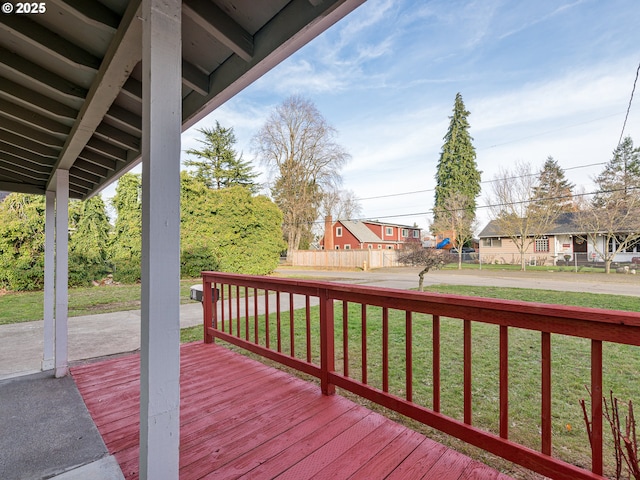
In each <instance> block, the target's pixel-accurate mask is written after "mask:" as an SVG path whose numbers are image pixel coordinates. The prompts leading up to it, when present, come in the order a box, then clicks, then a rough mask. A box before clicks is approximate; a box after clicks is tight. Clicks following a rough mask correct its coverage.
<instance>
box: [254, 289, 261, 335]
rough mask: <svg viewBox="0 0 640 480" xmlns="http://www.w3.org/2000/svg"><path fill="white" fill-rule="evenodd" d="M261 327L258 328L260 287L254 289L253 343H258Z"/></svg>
mask: <svg viewBox="0 0 640 480" xmlns="http://www.w3.org/2000/svg"><path fill="white" fill-rule="evenodd" d="M259 331H260V328H258V289H257V288H254V289H253V343H255V344H256V345H258V343H259V340H260V337H259V335H258V332H259Z"/></svg>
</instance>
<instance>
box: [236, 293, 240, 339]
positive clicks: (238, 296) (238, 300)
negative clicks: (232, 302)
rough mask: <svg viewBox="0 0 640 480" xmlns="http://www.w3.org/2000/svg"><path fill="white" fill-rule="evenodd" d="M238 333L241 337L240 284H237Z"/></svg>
mask: <svg viewBox="0 0 640 480" xmlns="http://www.w3.org/2000/svg"><path fill="white" fill-rule="evenodd" d="M236 335H237V336H238V338H240V285H236Z"/></svg>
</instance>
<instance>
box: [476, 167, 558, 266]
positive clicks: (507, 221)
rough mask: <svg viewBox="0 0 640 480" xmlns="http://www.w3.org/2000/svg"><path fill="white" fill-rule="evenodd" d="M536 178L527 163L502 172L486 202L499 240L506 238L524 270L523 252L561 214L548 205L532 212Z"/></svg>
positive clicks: (498, 175) (545, 203)
mask: <svg viewBox="0 0 640 480" xmlns="http://www.w3.org/2000/svg"><path fill="white" fill-rule="evenodd" d="M537 185H538V175H536V174H535V173H533V172H532V170H531V165H530V164H528V163H521V162H518V163H516V165H515V167H514V168H513V170H508V169H504V168H501V169H500V170H499V172H498V174H497V175H495V176H494V179H493V182H492V183H491V193H490V194H489V197H488V199H487V203H488V205H489V210H490V215H491V218H492V220H493V221H494V223H495V226H496V229H497V231H498V232H499V235H500V236H503V237H508V238H509V239H511V241H512V242H513V244H514V245H515V246H516V248H517V250H518V253H520V267H521V269H522V270H525V269H526V261H525V252H527V250H528V249H529V247H531V245H534V244H535V241H536V240H537V239H540V238H542V237H543V236H544V234H545V233H546V232H548V231H549V230H550V229H551V228H553V226H554V224H555V222H556V220H557V218H558V215H559V213H560V211H559V210H558V209H555V208H553V204H552V203H550V202H544V203H540V204H537V205H536V207H535V208H531V199H532V196H533V193H534V191H535V187H536V186H537Z"/></svg>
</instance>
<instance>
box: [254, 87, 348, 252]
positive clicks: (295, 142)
mask: <svg viewBox="0 0 640 480" xmlns="http://www.w3.org/2000/svg"><path fill="white" fill-rule="evenodd" d="M336 133H337V132H336V130H335V129H334V128H333V127H331V126H330V125H329V124H328V123H327V121H326V120H325V119H324V117H323V116H322V115H321V114H320V112H319V111H318V109H317V108H316V106H315V105H314V104H313V103H312V102H311V101H310V100H307V99H304V98H302V97H299V96H292V97H289V98H287V99H286V100H285V101H284V102H283V103H282V104H280V105H279V106H278V107H276V109H275V111H274V112H273V113H272V114H271V115H270V116H269V118H268V120H267V121H266V123H265V124H264V125H263V126H262V128H261V129H260V130H259V131H258V133H257V134H256V135H255V137H254V138H253V145H254V149H255V151H256V153H257V155H258V157H259V158H260V160H261V162H262V163H263V165H266V166H267V167H268V168H269V169H270V171H271V172H272V174H273V175H274V176H275V181H274V182H273V185H272V187H271V195H272V198H273V199H274V201H275V202H276V204H277V205H278V207H280V210H282V213H283V215H284V225H283V232H284V237H285V239H286V241H287V248H288V250H289V251H293V250H297V249H298V248H299V247H300V245H301V242H302V241H303V239H304V238H307V239H309V238H311V226H312V225H313V222H314V221H315V220H316V219H317V218H318V216H319V209H320V205H321V202H322V199H323V197H324V195H325V194H326V193H327V192H328V191H332V190H334V189H335V188H336V186H337V185H339V184H340V181H341V177H340V174H339V170H340V169H341V168H342V166H343V165H344V164H345V162H346V161H347V160H348V158H349V155H348V154H347V153H346V151H345V150H344V149H343V148H342V147H341V146H340V145H338V144H337V143H336V142H335V141H334V139H335V136H336Z"/></svg>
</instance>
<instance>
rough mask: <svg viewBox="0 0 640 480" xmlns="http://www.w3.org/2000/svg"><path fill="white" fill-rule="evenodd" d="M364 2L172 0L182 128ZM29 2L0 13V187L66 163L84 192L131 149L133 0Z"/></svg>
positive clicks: (136, 103) (125, 162) (47, 181)
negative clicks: (178, 7) (177, 18)
mask: <svg viewBox="0 0 640 480" xmlns="http://www.w3.org/2000/svg"><path fill="white" fill-rule="evenodd" d="M363 2H364V0H261V1H260V2H254V1H251V0H183V2H182V92H181V96H182V128H183V130H184V129H186V128H188V127H190V126H192V125H193V124H194V123H196V122H197V121H198V120H200V119H202V118H203V117H204V116H206V115H207V114H208V113H210V112H212V111H213V110H214V109H215V108H217V107H218V106H220V105H221V104H223V103H224V102H225V101H227V100H228V99H230V98H231V97H232V96H233V95H235V94H236V93H238V92H239V91H241V90H242V89H243V88H245V87H246V86H248V85H249V84H251V83H252V82H253V81H255V80H256V79H258V78H259V77H260V76H262V75H263V74H264V73H266V72H267V71H268V70H270V69H271V68H273V67H274V66H275V65H277V64H278V63H280V62H281V61H282V60H284V59H285V58H287V57H288V56H289V55H291V54H292V53H293V52H295V51H296V50H297V49H299V48H300V47H302V46H303V45H304V44H306V43H307V42H309V41H310V40H311V39H313V38H314V37H316V36H317V35H318V34H320V33H322V32H323V31H324V30H326V29H327V28H328V27H330V26H331V25H333V24H334V23H335V22H336V21H338V20H340V19H341V18H342V17H344V16H345V15H347V14H348V13H349V12H351V11H352V10H353V9H355V8H356V7H357V6H358V5H360V4H361V3H363ZM24 5H28V4H26V3H25V4H24ZM29 5H30V6H31V5H36V4H29ZM38 5H43V7H40V8H44V10H45V11H44V12H42V13H35V12H31V13H29V14H26V13H25V14H19V13H17V12H16V11H15V10H14V12H13V13H4V14H3V15H2V22H0V191H8V192H22V193H34V194H44V193H45V192H46V191H47V190H50V191H54V190H55V189H56V181H55V179H56V172H58V171H59V170H68V171H69V195H70V197H71V198H78V199H86V198H89V197H90V196H92V195H94V194H95V193H97V192H99V191H100V190H101V189H102V188H104V187H105V186H107V185H108V184H109V183H111V182H113V181H114V180H116V179H117V178H118V177H119V176H121V175H122V174H123V173H125V172H127V171H129V170H130V169H131V168H132V167H134V166H135V165H136V164H138V163H139V162H140V160H141V138H142V78H141V76H142V68H141V58H142V21H141V18H140V7H141V0H47V2H42V3H39V4H38ZM16 6H17V4H16ZM14 8H15V7H14Z"/></svg>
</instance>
